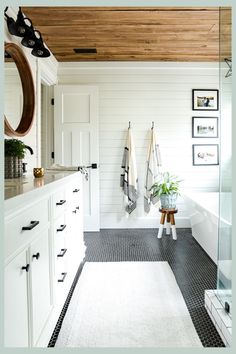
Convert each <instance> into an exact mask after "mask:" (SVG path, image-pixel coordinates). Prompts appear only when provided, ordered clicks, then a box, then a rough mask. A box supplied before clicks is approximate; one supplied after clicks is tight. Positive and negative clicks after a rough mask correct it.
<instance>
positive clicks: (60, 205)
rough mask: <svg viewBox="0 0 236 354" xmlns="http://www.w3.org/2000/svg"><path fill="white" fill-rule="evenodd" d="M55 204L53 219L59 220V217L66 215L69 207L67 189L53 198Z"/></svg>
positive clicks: (60, 191) (61, 190)
mask: <svg viewBox="0 0 236 354" xmlns="http://www.w3.org/2000/svg"><path fill="white" fill-rule="evenodd" d="M52 203H53V217H54V218H57V217H58V216H59V215H61V214H63V213H65V210H66V207H67V200H66V195H65V189H64V188H63V189H60V190H59V191H58V192H56V193H55V194H54V195H53V197H52Z"/></svg>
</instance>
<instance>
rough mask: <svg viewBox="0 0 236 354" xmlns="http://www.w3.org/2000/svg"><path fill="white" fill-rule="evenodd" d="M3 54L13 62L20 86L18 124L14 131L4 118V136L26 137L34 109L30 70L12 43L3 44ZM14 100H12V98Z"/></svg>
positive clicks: (18, 48) (19, 51)
mask: <svg viewBox="0 0 236 354" xmlns="http://www.w3.org/2000/svg"><path fill="white" fill-rule="evenodd" d="M5 52H6V53H7V55H8V56H9V57H10V58H12V60H13V61H14V62H15V64H16V67H17V69H18V72H19V76H20V81H21V85H22V93H23V100H22V106H23V107H22V115H21V117H19V124H17V127H16V128H15V129H14V128H13V127H12V125H11V122H10V121H9V119H8V118H7V117H6V116H5V121H4V125H5V127H4V128H5V134H6V135H8V136H12V137H14V136H15V137H17V136H19V137H20V136H24V135H26V134H27V133H28V132H29V130H30V128H31V126H32V123H33V119H34V109H35V90H34V82H33V77H32V73H31V68H30V65H29V63H28V60H27V58H26V56H25V55H24V52H23V51H22V49H21V48H20V47H19V46H18V45H17V44H14V43H5ZM13 99H14V98H13Z"/></svg>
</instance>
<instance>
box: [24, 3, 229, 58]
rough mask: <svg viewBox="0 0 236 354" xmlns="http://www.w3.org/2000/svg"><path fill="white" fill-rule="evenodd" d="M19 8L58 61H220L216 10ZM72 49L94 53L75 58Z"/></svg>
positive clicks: (192, 8)
mask: <svg viewBox="0 0 236 354" xmlns="http://www.w3.org/2000/svg"><path fill="white" fill-rule="evenodd" d="M22 9H23V12H24V14H25V15H26V16H27V17H29V18H30V19H31V20H32V22H33V25H34V27H35V28H36V29H38V30H39V31H40V32H41V33H42V36H43V39H44V41H45V43H46V44H47V46H48V47H49V49H50V50H51V51H52V53H53V54H54V55H55V57H56V58H57V60H58V61H94V60H96V61H121V60H122V61H123V60H125V61H154V60H155V61H218V60H219V8H216V7H207V8H200V7H198V8H196V7H175V8H172V7H159V8H158V7H154V8H150V7H149V8H144V7H142V8H141V7H138V8H134V7H123V8H120V7H23V8H22ZM226 27H227V26H226ZM225 31H226V33H225V35H226V36H227V31H229V29H228V28H226V29H225ZM74 48H96V50H97V53H96V54H76V53H75V52H74V50H73V49H74Z"/></svg>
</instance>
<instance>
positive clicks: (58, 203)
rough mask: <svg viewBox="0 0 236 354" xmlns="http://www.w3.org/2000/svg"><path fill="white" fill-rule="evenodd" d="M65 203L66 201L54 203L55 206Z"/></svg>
mask: <svg viewBox="0 0 236 354" xmlns="http://www.w3.org/2000/svg"><path fill="white" fill-rule="evenodd" d="M65 202H66V200H62V199H61V200H60V202H57V203H56V205H63V204H65Z"/></svg>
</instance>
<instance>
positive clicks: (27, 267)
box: [21, 264, 30, 272]
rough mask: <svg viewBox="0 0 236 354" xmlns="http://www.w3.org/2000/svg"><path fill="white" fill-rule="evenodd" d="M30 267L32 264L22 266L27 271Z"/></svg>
mask: <svg viewBox="0 0 236 354" xmlns="http://www.w3.org/2000/svg"><path fill="white" fill-rule="evenodd" d="M29 268H30V265H29V264H26V266H24V267H21V269H22V270H25V271H26V272H28V271H29Z"/></svg>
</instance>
